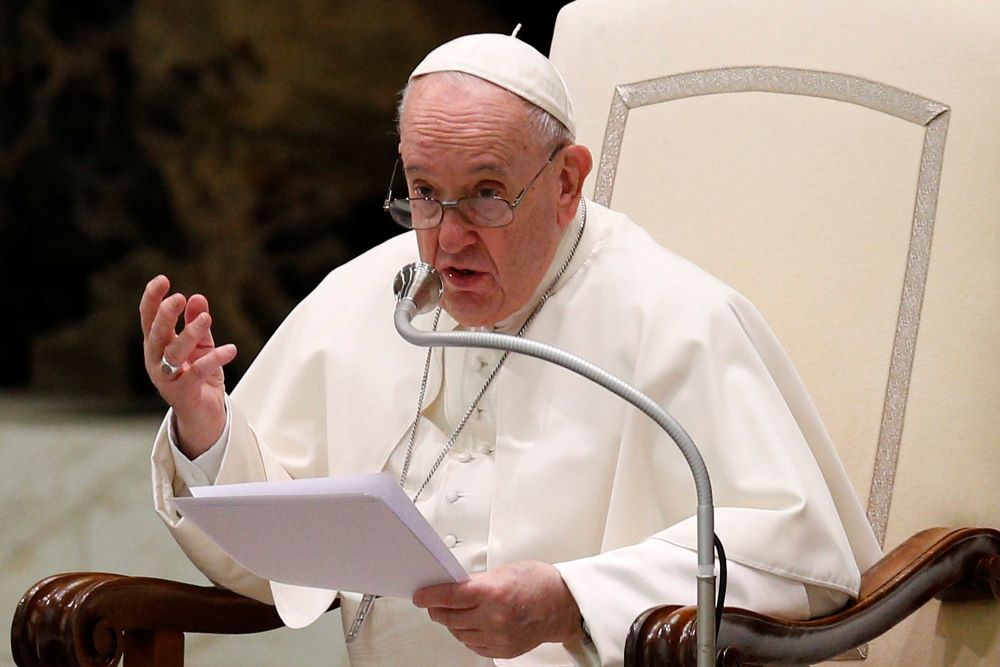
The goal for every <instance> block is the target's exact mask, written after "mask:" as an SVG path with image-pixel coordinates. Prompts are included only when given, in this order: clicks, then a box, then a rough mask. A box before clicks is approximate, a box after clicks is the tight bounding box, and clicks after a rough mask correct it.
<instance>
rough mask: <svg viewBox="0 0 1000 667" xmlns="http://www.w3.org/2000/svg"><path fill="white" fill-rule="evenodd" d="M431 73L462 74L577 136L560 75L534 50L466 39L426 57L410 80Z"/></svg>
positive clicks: (490, 37)
mask: <svg viewBox="0 0 1000 667" xmlns="http://www.w3.org/2000/svg"><path fill="white" fill-rule="evenodd" d="M433 72H465V73H466V74H471V75H473V76H477V77H479V78H480V79H485V80H486V81H489V82H490V83H493V84H496V85H498V86H500V87H501V88H504V89H506V90H509V91H510V92H512V93H514V94H515V95H517V96H519V97H523V98H524V99H526V100H528V101H529V102H531V103H532V104H534V105H535V106H538V107H541V108H542V109H545V110H546V111H548V112H549V113H550V114H552V115H553V116H554V117H555V118H556V119H557V120H558V121H559V122H561V123H562V124H563V125H565V126H566V129H568V130H569V131H570V133H571V134H573V135H574V136H576V123H574V122H573V102H572V101H571V100H570V99H569V92H568V91H567V90H566V83H565V82H564V81H563V78H562V75H560V74H559V72H558V70H556V68H555V67H554V66H553V65H552V63H551V62H549V59H548V58H546V57H545V56H543V55H542V54H541V53H539V52H538V51H537V50H536V49H535V48H534V47H532V46H531V45H529V44H526V43H525V42H522V41H521V40H519V39H517V38H516V37H512V36H509V35H499V34H481V35H465V36H464V37H458V38H457V39H453V40H451V41H450V42H446V43H444V44H442V45H441V46H439V47H437V48H436V49H434V50H433V51H431V52H430V53H428V54H427V57H425V58H424V59H423V60H422V61H421V62H420V64H419V65H417V67H416V69H414V70H413V73H412V74H410V80H411V81H412V80H413V79H414V78H416V77H418V76H422V75H424V74H431V73H433Z"/></svg>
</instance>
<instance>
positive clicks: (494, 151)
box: [399, 73, 546, 173]
mask: <svg viewBox="0 0 1000 667" xmlns="http://www.w3.org/2000/svg"><path fill="white" fill-rule="evenodd" d="M453 74H454V73H433V74H428V75H424V76H421V77H419V78H418V79H415V80H414V81H413V82H412V84H411V88H410V90H409V91H408V92H407V99H406V104H405V106H404V108H403V111H402V117H401V118H400V128H399V129H400V153H401V155H402V157H403V159H404V164H405V165H406V169H407V173H411V171H412V170H413V169H418V170H419V169H421V168H424V167H426V168H430V167H431V166H432V165H435V164H440V163H441V162H442V161H447V162H461V163H462V164H464V165H466V166H467V167H468V168H469V169H473V168H474V166H476V165H478V166H481V167H483V168H486V166H487V165H490V166H491V169H494V170H498V171H507V170H510V169H514V168H515V165H516V164H518V163H519V162H520V161H521V160H523V159H525V158H532V157H533V156H534V154H535V153H537V152H538V151H542V150H544V149H545V148H546V146H545V145H544V143H543V142H542V141H541V137H540V136H539V134H538V132H536V131H534V124H533V122H532V118H531V112H530V110H531V109H532V105H531V104H530V103H529V102H527V101H525V100H523V99H521V98H520V97H517V96H516V95H513V94H511V93H510V92H508V91H507V90H504V89H503V88H500V87H498V86H496V85H494V84H491V83H489V82H486V81H483V80H481V79H478V78H475V77H472V76H463V77H459V78H456V77H455V76H453Z"/></svg>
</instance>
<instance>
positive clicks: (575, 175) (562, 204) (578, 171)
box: [558, 144, 594, 228]
mask: <svg viewBox="0 0 1000 667" xmlns="http://www.w3.org/2000/svg"><path fill="white" fill-rule="evenodd" d="M558 164H559V167H560V169H559V199H558V202H559V203H558V206H559V226H560V227H562V228H565V227H566V225H568V224H569V223H570V222H571V221H572V220H573V216H575V215H576V209H577V206H579V204H580V193H581V192H583V181H584V179H586V178H587V174H589V173H590V170H591V168H592V167H593V166H594V158H593V157H592V156H591V155H590V149H589V148H587V147H586V146H583V145H581V144H571V145H569V146H567V147H566V148H564V149H562V150H561V151H560V160H559V163H558Z"/></svg>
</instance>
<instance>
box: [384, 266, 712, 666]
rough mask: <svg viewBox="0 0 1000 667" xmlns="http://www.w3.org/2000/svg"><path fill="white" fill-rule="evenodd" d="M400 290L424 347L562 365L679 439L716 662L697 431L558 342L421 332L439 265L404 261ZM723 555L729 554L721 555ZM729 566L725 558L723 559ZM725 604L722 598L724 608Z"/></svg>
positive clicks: (701, 648) (701, 650)
mask: <svg viewBox="0 0 1000 667" xmlns="http://www.w3.org/2000/svg"><path fill="white" fill-rule="evenodd" d="M393 291H394V292H395V294H396V310H395V314H394V322H395V325H396V331H397V332H399V335H400V336H402V337H403V339H404V340H406V341H407V342H409V343H412V344H414V345H419V346H421V347H480V348H487V349H492V350H507V351H509V352H515V353H518V354H524V355H527V356H529V357H535V358H536V359H541V360H543V361H548V362H549V363H553V364H556V365H558V366H562V367H563V368H565V369H567V370H570V371H573V372H574V373H576V374H577V375H582V376H583V377H585V378H587V379H588V380H590V381H592V382H594V383H596V384H599V385H600V386H602V387H604V388H605V389H607V390H608V391H610V392H611V393H613V394H616V395H617V396H619V397H621V398H623V399H624V400H626V401H628V402H629V403H631V404H632V405H634V406H635V407H637V408H639V409H640V410H641V411H642V412H644V413H645V414H646V415H647V416H648V417H649V418H650V419H652V420H653V421H654V422H656V423H657V425H658V426H659V427H660V428H662V429H663V430H664V431H665V432H666V434H667V435H669V436H670V438H671V439H672V440H673V441H674V443H676V445H677V448H678V449H680V451H681V454H683V455H684V459H685V460H686V461H687V464H688V467H689V468H690V469H691V475H692V476H693V478H694V486H695V494H696V495H697V498H698V510H697V515H696V517H697V518H696V521H697V533H698V544H697V551H698V575H697V579H698V583H697V591H698V623H697V645H698V646H697V653H698V655H697V663H698V667H714V665H715V635H716V630H717V622H716V613H717V610H716V601H715V599H714V598H715V552H714V538H715V508H714V506H713V503H712V484H711V482H710V480H709V477H708V468H707V467H706V466H705V461H704V459H703V458H702V456H701V452H699V451H698V448H697V447H696V446H695V444H694V441H693V440H691V436H689V435H688V434H687V431H685V430H684V428H683V427H682V426H681V425H680V424H679V423H678V422H677V420H676V419H674V418H673V417H672V416H671V415H670V414H669V413H668V412H667V411H666V410H664V409H663V408H662V407H660V405H659V404H658V403H656V401H654V400H653V399H651V398H649V397H648V396H646V395H645V394H643V393H642V392H640V391H639V390H638V389H636V388H635V387H633V386H632V385H630V384H628V383H627V382H625V381H624V380H622V379H620V378H618V377H617V376H615V375H612V374H611V373H609V372H607V371H606V370H604V369H603V368H600V367H599V366H596V365H594V364H592V363H590V362H589V361H586V360H585V359H582V358H580V357H578V356H576V355H574V354H570V353H569V352H566V351H564V350H560V349H559V348H557V347H553V346H552V345H547V344H545V343H541V342H539V341H534V340H530V339H527V338H521V337H518V336H512V335H510V334H503V333H487V332H481V331H420V330H418V329H417V328H416V327H414V326H413V324H412V323H411V321H412V320H413V318H414V317H416V316H417V315H419V314H421V313H425V312H428V311H430V310H431V309H433V308H435V307H436V306H437V304H438V302H439V301H440V299H441V294H442V292H443V287H442V284H441V277H440V276H439V275H438V273H437V271H435V270H434V267H432V266H430V265H429V264H425V263H424V262H415V263H413V264H408V265H407V266H404V267H403V268H402V269H401V270H400V271H399V273H397V274H396V280H395V282H394V283H393ZM720 558H724V557H723V556H721V553H720ZM723 567H724V561H723ZM721 609H722V604H721V600H720V604H719V609H718V611H721Z"/></svg>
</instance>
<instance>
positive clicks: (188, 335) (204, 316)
mask: <svg viewBox="0 0 1000 667" xmlns="http://www.w3.org/2000/svg"><path fill="white" fill-rule="evenodd" d="M189 310H190V308H189ZM185 317H186V315H185ZM211 327H212V316H211V315H209V314H208V313H206V312H202V313H201V314H199V315H197V316H196V317H195V318H194V320H193V321H190V322H188V323H187V325H186V326H185V327H184V329H183V330H182V331H181V332H180V333H179V334H177V335H176V336H175V337H174V339H173V340H172V341H171V342H170V343H168V344H167V345H166V346H165V347H164V349H163V353H162V354H163V356H165V357H166V358H167V359H168V360H169V361H170V362H171V363H173V364H175V365H177V366H180V365H181V364H183V363H184V362H185V361H192V362H194V361H196V360H198V359H200V358H201V357H203V356H205V355H206V354H207V353H208V352H210V351H211V349H212V329H211ZM196 348H200V349H199V352H200V353H199V354H196V355H194V356H192V353H194V352H195V350H196Z"/></svg>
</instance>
